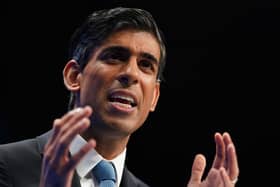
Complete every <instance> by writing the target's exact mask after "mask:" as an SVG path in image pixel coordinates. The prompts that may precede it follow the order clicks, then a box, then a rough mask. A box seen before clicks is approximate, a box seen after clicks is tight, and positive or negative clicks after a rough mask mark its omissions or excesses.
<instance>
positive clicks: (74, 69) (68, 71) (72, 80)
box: [63, 59, 81, 91]
mask: <svg viewBox="0 0 280 187" xmlns="http://www.w3.org/2000/svg"><path fill="white" fill-rule="evenodd" d="M80 73H81V71H80V66H79V64H78V62H77V61H76V60H73V59H72V60H70V61H69V62H67V64H66V65H65V67H64V69H63V80H64V85H65V86H66V88H67V89H68V90H69V91H78V90H79V89H80Z"/></svg>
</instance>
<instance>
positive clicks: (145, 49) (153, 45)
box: [100, 30, 160, 61]
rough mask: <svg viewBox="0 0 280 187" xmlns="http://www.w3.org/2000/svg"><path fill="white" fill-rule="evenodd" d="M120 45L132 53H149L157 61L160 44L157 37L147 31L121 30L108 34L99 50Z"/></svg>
mask: <svg viewBox="0 0 280 187" xmlns="http://www.w3.org/2000/svg"><path fill="white" fill-rule="evenodd" d="M111 46H122V47H125V48H128V49H129V50H130V51H131V52H132V53H149V54H151V55H153V56H154V57H155V58H156V59H157V60H158V61H159V58H160V46H159V43H158V41H157V39H156V38H155V37H154V36H153V35H152V34H151V33H149V32H145V31H138V30H122V31H119V32H116V33H114V34H112V35H110V36H109V37H108V38H107V39H106V40H105V41H104V43H103V44H102V46H101V47H100V50H102V49H104V48H107V47H111Z"/></svg>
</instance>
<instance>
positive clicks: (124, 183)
mask: <svg viewBox="0 0 280 187" xmlns="http://www.w3.org/2000/svg"><path fill="white" fill-rule="evenodd" d="M135 186H137V184H136V181H135V180H134V177H133V176H132V174H131V173H130V171H128V169H127V168H126V167H124V171H123V176H122V180H121V184H120V187H135Z"/></svg>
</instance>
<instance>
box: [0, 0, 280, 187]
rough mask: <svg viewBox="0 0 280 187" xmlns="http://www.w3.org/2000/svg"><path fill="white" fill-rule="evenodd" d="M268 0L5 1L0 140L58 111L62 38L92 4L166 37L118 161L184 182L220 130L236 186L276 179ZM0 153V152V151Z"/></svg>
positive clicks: (35, 130)
mask: <svg viewBox="0 0 280 187" xmlns="http://www.w3.org/2000/svg"><path fill="white" fill-rule="evenodd" d="M276 2H277V1H271V0H266V1H265V0H259V1H242V2H238V1H230V2H229V1H206V0H204V1H182V2H181V1H164V2H161V1H157V2H153V1H151V0H150V1H145V0H142V1H113V0H111V1H80V2H75V3H71V2H65V3H64V4H63V3H59V1H57V2H50V1H48V2H35V3H26V2H22V3H18V2H13V1H10V3H9V4H3V6H2V7H1V9H2V11H1V20H2V24H1V33H2V34H1V36H2V37H1V38H2V39H1V40H2V44H1V45H2V47H1V80H2V81H1V94H2V97H1V98H2V101H1V107H0V108H1V110H0V115H1V116H0V120H1V121H0V122H1V126H0V143H7V142H13V141H17V140H22V139H25V138H32V137H34V136H37V135H39V134H41V133H43V132H45V131H47V130H49V129H50V128H51V127H52V121H53V119H54V118H56V117H60V116H61V115H62V114H64V113H65V112H66V109H67V102H68V92H67V91H66V89H65V88H64V85H63V81H62V68H63V66H64V64H65V63H66V61H67V46H68V40H69V38H70V36H71V34H72V33H73V31H74V29H75V28H76V27H77V26H78V25H79V24H80V23H81V22H82V21H83V20H84V19H85V18H86V16H87V15H88V14H89V13H91V12H92V11H93V10H96V9H101V8H110V7H114V6H130V7H138V8H144V9H147V10H148V11H150V12H151V13H152V14H153V16H154V17H155V19H156V20H157V22H158V24H159V26H160V27H161V28H162V30H163V32H164V33H165V36H166V42H167V54H168V56H167V66H166V71H165V74H164V75H165V79H166V81H165V82H163V84H162V87H161V97H160V100H159V104H158V106H157V111H156V112H154V113H152V114H151V115H150V116H149V118H148V120H147V122H146V124H145V125H144V126H143V127H142V128H141V129H140V130H139V131H138V132H136V133H135V134H134V136H132V138H131V141H130V143H129V145H128V153H127V154H128V157H127V164H128V167H129V168H130V169H131V170H132V171H133V172H134V173H135V174H136V175H137V176H139V177H140V178H142V179H143V180H144V181H146V182H147V183H149V184H151V186H176V187H177V186H178V187H179V186H184V185H185V184H186V182H187V180H188V179H189V176H190V169H191V165H192V160H193V158H194V156H195V154H197V153H203V154H205V156H206V157H207V161H208V163H207V164H208V165H207V169H209V167H210V166H211V161H212V159H213V156H214V153H215V144H214V139H213V135H214V133H215V132H217V131H218V132H224V131H228V132H230V134H231V135H232V138H233V140H234V142H235V144H236V149H237V153H238V158H239V164H240V177H239V182H238V185H237V186H270V185H273V184H274V183H276V181H278V178H277V177H278V175H277V174H278V173H279V161H278V159H279V153H277V152H278V151H279V150H278V149H279V145H278V143H277V139H278V136H277V135H278V132H277V130H276V129H278V128H277V126H278V125H279V119H278V117H279V99H278V97H279V91H278V89H279V88H278V87H279V81H278V80H279V73H278V71H279V68H277V67H278V64H279V60H280V58H279V42H280V37H279V34H280V32H279V31H280V29H279V18H280V7H279V6H278V5H277V3H276ZM0 154H1V153H0Z"/></svg>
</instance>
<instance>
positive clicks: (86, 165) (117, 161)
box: [69, 135, 126, 183]
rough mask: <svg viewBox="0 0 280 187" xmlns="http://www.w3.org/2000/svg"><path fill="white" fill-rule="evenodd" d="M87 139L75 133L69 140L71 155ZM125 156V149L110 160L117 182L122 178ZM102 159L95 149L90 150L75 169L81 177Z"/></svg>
mask: <svg viewBox="0 0 280 187" xmlns="http://www.w3.org/2000/svg"><path fill="white" fill-rule="evenodd" d="M86 143H87V141H86V140H85V139H84V138H83V137H82V136H80V135H77V136H76V137H75V138H74V140H73V141H72V142H71V144H70V147H69V151H70V154H71V155H74V154H76V153H77V152H78V151H79V150H80V149H81V148H82V147H83V146H84V145H85V144H86ZM125 156H126V149H125V150H124V151H123V152H122V153H121V154H119V155H118V156H117V157H115V158H114V159H112V160H110V161H111V162H113V164H114V166H115V168H116V172H117V182H118V183H120V180H121V178H122V174H123V169H124V163H125ZM102 159H104V158H103V157H102V156H101V155H100V154H99V153H97V151H96V150H95V149H92V150H90V151H89V152H88V153H87V154H86V155H85V156H84V157H83V158H82V160H81V161H80V162H79V163H78V165H77V166H76V171H77V173H78V175H79V176H80V177H81V178H84V177H85V176H86V175H87V174H88V172H89V171H91V170H92V169H93V168H94V166H95V165H96V164H97V163H98V162H99V161H101V160H102Z"/></svg>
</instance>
